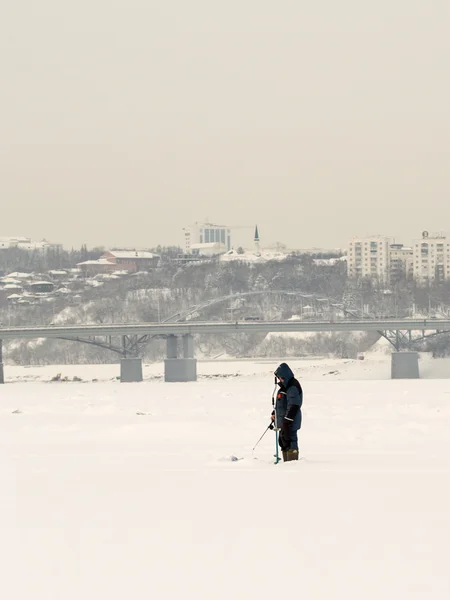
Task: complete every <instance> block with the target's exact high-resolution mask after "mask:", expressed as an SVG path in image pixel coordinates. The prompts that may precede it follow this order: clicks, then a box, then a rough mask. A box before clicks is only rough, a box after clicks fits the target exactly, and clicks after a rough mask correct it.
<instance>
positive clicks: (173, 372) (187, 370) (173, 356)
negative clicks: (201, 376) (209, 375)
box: [164, 333, 197, 382]
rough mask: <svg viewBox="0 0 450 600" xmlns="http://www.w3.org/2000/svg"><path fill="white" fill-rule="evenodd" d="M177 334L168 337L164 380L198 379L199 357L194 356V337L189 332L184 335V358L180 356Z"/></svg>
mask: <svg viewBox="0 0 450 600" xmlns="http://www.w3.org/2000/svg"><path fill="white" fill-rule="evenodd" d="M177 342H178V340H177V338H176V336H174V335H170V336H168V338H167V358H166V360H165V361H164V380H165V381H167V382H175V381H197V359H196V358H194V338H193V336H192V335H191V334H190V333H188V334H186V335H184V336H183V358H178V343H177Z"/></svg>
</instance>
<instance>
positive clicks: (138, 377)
mask: <svg viewBox="0 0 450 600" xmlns="http://www.w3.org/2000/svg"><path fill="white" fill-rule="evenodd" d="M139 381H142V358H121V359H120V383H135V382H139Z"/></svg>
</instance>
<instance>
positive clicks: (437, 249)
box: [413, 231, 450, 282]
mask: <svg viewBox="0 0 450 600" xmlns="http://www.w3.org/2000/svg"><path fill="white" fill-rule="evenodd" d="M413 250H414V278H415V279H417V280H418V281H421V282H424V281H430V280H433V279H437V280H439V281H442V280H444V279H450V241H449V240H447V238H446V237H445V236H444V235H439V234H433V235H429V234H428V231H424V232H423V233H422V239H420V240H415V241H414V246H413Z"/></svg>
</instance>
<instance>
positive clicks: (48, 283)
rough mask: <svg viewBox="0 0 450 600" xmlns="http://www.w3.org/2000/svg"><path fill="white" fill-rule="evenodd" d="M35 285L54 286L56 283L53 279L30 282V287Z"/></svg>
mask: <svg viewBox="0 0 450 600" xmlns="http://www.w3.org/2000/svg"><path fill="white" fill-rule="evenodd" d="M33 285H51V286H52V287H54V285H55V284H54V283H52V282H51V281H33V282H32V283H30V287H31V286H33Z"/></svg>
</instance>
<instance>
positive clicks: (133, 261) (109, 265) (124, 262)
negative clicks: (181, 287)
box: [77, 250, 160, 277]
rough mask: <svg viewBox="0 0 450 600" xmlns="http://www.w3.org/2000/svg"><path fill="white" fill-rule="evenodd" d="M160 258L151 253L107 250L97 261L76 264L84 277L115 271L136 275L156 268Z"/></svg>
mask: <svg viewBox="0 0 450 600" xmlns="http://www.w3.org/2000/svg"><path fill="white" fill-rule="evenodd" d="M159 259H160V256H159V255H158V254H153V253H152V252H141V251H135V250H108V251H107V252H105V253H104V254H102V256H101V257H100V258H99V259H97V260H86V261H84V262H81V263H78V264H77V268H79V269H81V270H82V272H83V274H84V275H85V276H91V277H94V276H95V275H102V274H112V273H114V272H115V271H119V270H120V271H126V272H127V273H136V272H137V271H144V270H147V269H150V268H153V267H156V266H157V265H158V263H159Z"/></svg>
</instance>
